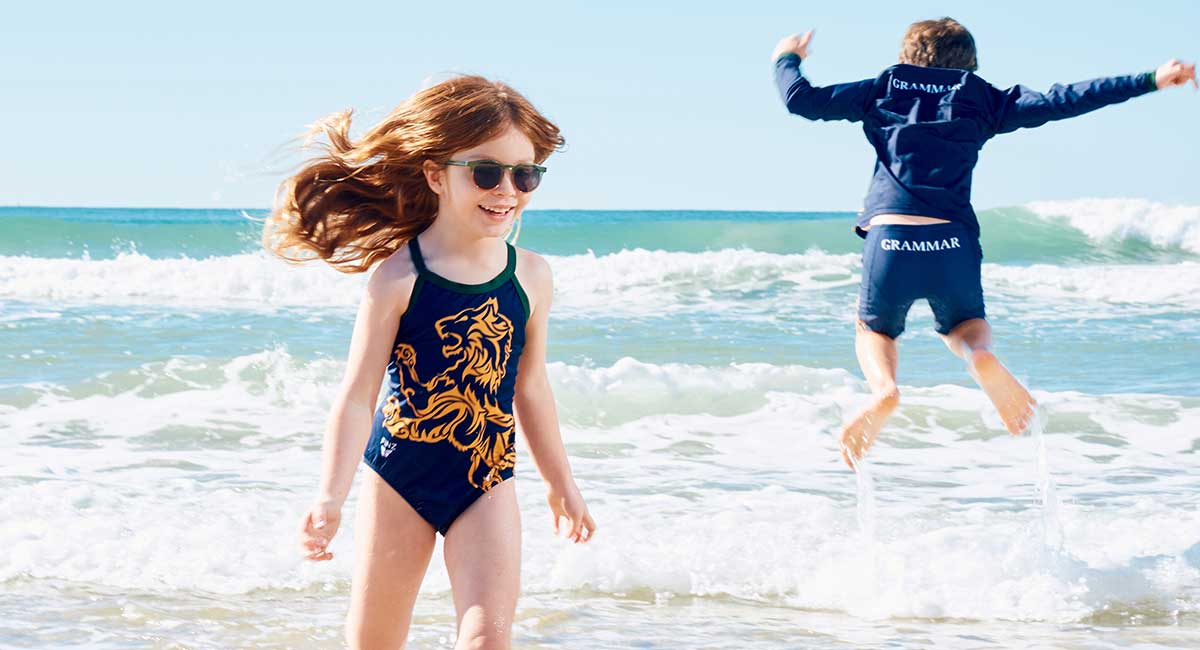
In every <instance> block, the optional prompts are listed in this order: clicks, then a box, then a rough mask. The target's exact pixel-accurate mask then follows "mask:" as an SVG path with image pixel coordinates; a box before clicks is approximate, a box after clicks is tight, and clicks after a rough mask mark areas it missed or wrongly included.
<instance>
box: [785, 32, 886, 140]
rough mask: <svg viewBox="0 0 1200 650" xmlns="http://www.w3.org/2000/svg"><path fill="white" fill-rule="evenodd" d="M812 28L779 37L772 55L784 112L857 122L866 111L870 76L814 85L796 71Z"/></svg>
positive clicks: (810, 37)
mask: <svg viewBox="0 0 1200 650" xmlns="http://www.w3.org/2000/svg"><path fill="white" fill-rule="evenodd" d="M811 40H812V31H811V30H810V31H808V32H806V33H805V34H804V35H792V36H788V37H786V38H784V39H783V40H781V41H779V44H778V45H776V46H775V53H774V54H773V55H772V59H773V60H774V61H775V83H776V85H778V86H779V95H780V97H782V98H783V103H784V104H785V105H787V109H788V112H790V113H793V114H795V115H800V116H803V117H807V118H808V119H810V120H850V121H851V122H857V121H859V120H861V119H862V118H863V116H864V115H865V114H866V111H867V102H868V101H870V99H871V94H872V89H873V88H874V86H875V80H874V79H864V80H862V81H855V82H853V83H844V84H834V85H832V86H824V87H820V88H818V87H815V86H813V85H812V84H810V83H808V80H807V79H805V78H804V75H803V74H802V73H801V72H800V61H801V60H803V59H806V58H807V57H808V44H809V42H810V41H811Z"/></svg>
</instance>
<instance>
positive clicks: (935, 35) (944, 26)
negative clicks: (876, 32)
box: [900, 17, 979, 72]
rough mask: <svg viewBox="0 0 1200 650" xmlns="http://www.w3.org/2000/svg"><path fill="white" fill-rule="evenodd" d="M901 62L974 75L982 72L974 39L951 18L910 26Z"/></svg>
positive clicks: (903, 46) (901, 45)
mask: <svg viewBox="0 0 1200 650" xmlns="http://www.w3.org/2000/svg"><path fill="white" fill-rule="evenodd" d="M900 63H908V64H911V65H920V66H926V67H931V68H959V69H961V70H969V71H971V72H974V71H975V70H978V69H979V60H978V58H977V55H976V52H975V38H974V37H972V36H971V32H969V31H967V28H966V27H963V26H962V23H960V22H958V21H957V20H954V19H953V18H949V17H947V18H939V19H937V20H922V21H921V22H918V23H913V24H911V25H909V26H908V31H907V32H905V33H904V40H903V41H902V42H901V43H900Z"/></svg>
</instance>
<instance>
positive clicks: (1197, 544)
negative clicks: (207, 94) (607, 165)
mask: <svg viewBox="0 0 1200 650" xmlns="http://www.w3.org/2000/svg"><path fill="white" fill-rule="evenodd" d="M263 215H264V212H263V211H261V210H257V211H256V210H251V211H248V212H247V213H243V212H241V211H237V210H174V209H169V210H168V209H107V208H106V209H88V208H26V207H7V208H0V453H2V454H3V456H4V459H5V460H4V462H3V463H0V547H2V548H4V549H5V551H4V552H3V553H2V554H0V585H2V589H0V647H30V648H96V649H101V648H102V649H109V648H111V649H117V648H214V649H215V648H221V649H225V648H328V647H340V643H341V637H342V630H341V626H342V620H343V617H344V616H345V613H346V609H347V606H348V598H349V589H350V584H349V579H350V567H351V561H352V557H353V552H354V551H353V548H354V543H353V542H354V540H353V527H352V526H351V525H346V526H343V528H342V530H341V532H340V533H339V535H338V537H337V538H336V540H335V541H334V543H333V545H332V547H331V550H332V551H333V552H334V553H335V555H336V557H335V558H334V560H333V561H331V562H327V563H320V564H313V563H306V562H304V561H303V560H301V559H300V556H299V553H298V552H297V548H296V541H295V534H296V527H297V524H298V521H299V516H300V515H301V513H302V512H303V510H304V508H305V507H306V506H307V505H308V504H309V503H310V501H311V499H312V498H313V496H314V494H315V490H316V487H317V480H318V475H319V467H320V453H321V433H322V431H323V427H324V421H325V417H326V415H327V413H328V410H329V407H330V399H331V397H332V395H333V393H334V391H335V389H336V388H337V385H338V383H339V381H340V379H341V373H342V370H343V367H344V356H345V353H346V349H347V344H348V341H349V336H350V330H351V325H352V322H353V318H354V314H355V309H356V304H357V300H358V296H359V295H360V293H361V291H362V288H363V285H364V283H365V280H366V276H365V275H354V276H351V275H343V274H340V273H338V272H336V271H333V270H331V269H329V268H327V267H324V266H322V265H319V264H309V265H304V266H289V265H288V264H286V263H284V262H282V261H279V260H276V259H274V258H272V257H271V256H269V255H268V254H267V253H265V252H263V251H262V250H261V248H260V247H259V244H258V236H259V226H258V224H257V223H255V222H254V221H253V220H251V219H250V218H247V217H248V216H249V217H256V218H257V217H262V216H263ZM980 221H981V223H982V227H983V233H984V234H983V250H984V269H983V281H984V289H985V293H986V297H987V307H988V313H989V320H990V321H991V322H992V324H993V327H994V328H995V332H996V344H995V348H994V349H995V350H996V352H997V354H998V355H999V356H1000V358H1001V359H1002V360H1003V361H1004V362H1005V363H1006V364H1007V365H1008V366H1009V367H1010V368H1011V369H1012V370H1013V371H1014V373H1015V374H1016V375H1017V376H1018V377H1019V378H1020V379H1021V380H1022V381H1023V382H1025V383H1026V385H1028V386H1029V387H1030V388H1031V389H1032V391H1033V393H1034V396H1035V397H1036V398H1037V399H1038V401H1039V402H1040V404H1041V422H1040V425H1039V427H1038V429H1037V430H1036V431H1035V432H1034V434H1033V435H1029V436H1025V437H1020V438H1014V437H1012V436H1009V435H1008V434H1007V433H1006V432H1005V431H1004V429H1003V427H1002V426H1001V424H1000V421H999V418H998V417H997V416H996V414H995V412H994V411H993V409H992V408H991V406H990V404H988V402H987V400H986V398H985V397H984V396H983V394H982V392H981V391H980V390H978V388H976V387H975V386H974V385H973V384H972V382H971V380H970V379H969V377H968V376H967V374H966V372H965V370H964V367H963V364H962V362H961V361H959V360H957V359H956V358H955V357H953V356H952V355H950V354H949V353H948V352H947V351H946V350H945V348H944V346H943V345H942V343H941V341H940V340H939V339H938V337H937V336H936V334H935V333H934V332H933V321H932V317H931V315H930V313H929V310H928V308H927V307H926V306H925V305H924V303H919V304H918V305H916V306H914V308H913V310H912V312H911V314H910V316H909V321H908V330H907V332H906V334H905V335H904V336H903V337H902V339H901V344H900V354H901V360H900V377H899V379H900V383H901V392H902V395H903V397H902V403H901V406H900V409H899V410H898V412H897V414H896V415H895V416H894V418H893V419H892V421H890V422H889V424H888V426H887V427H886V428H885V429H884V431H883V433H882V435H881V437H880V440H879V443H878V444H877V446H876V447H875V448H874V449H873V451H872V454H871V456H870V458H869V461H868V462H867V464H866V466H865V467H864V471H862V472H860V474H859V475H857V476H856V475H855V474H853V473H851V472H850V471H848V470H847V469H846V468H845V467H844V465H842V462H841V459H840V458H839V455H838V452H837V445H836V442H835V434H836V432H837V431H838V430H839V428H840V426H841V424H842V422H843V421H844V420H845V419H847V418H848V417H849V416H850V415H851V414H852V413H853V412H855V411H856V410H857V409H858V408H860V407H861V406H862V405H863V404H865V402H866V400H867V397H868V393H867V389H866V386H865V383H864V382H863V380H862V377H861V375H860V373H859V371H858V368H857V364H856V362H855V357H854V347H853V333H854V301H855V297H856V295H857V285H858V280H859V272H860V269H861V264H860V253H861V246H862V244H861V240H860V239H858V238H857V237H856V236H854V235H853V233H852V232H851V230H850V228H851V225H852V223H853V215H852V214H850V213H840V212H832V213H830V212H801V213H762V212H696V211H679V212H673V211H650V212H642V211H620V212H608V211H576V210H572V211H530V212H529V213H527V214H526V216H525V223H524V226H523V229H522V234H521V240H520V242H519V244H520V245H522V246H525V247H527V248H530V249H532V250H535V251H537V252H539V253H541V254H543V255H545V256H546V257H547V259H548V261H549V262H550V265H551V267H552V268H553V270H554V273H555V285H556V296H555V306H554V312H553V313H552V315H551V321H550V342H549V345H550V347H549V373H550V377H551V382H552V386H553V389H554V392H555V395H556V397H557V401H558V406H559V414H560V419H561V423H562V429H563V436H564V439H565V441H566V444H567V448H568V451H569V453H570V456H571V460H572V463H573V466H574V469H575V474H576V477H577V480H578V482H579V485H580V487H581V489H582V491H583V494H584V496H585V498H586V499H587V500H588V504H589V506H590V508H591V510H592V513H593V515H594V516H595V518H596V520H597V522H598V524H599V532H598V534H597V536H596V538H595V540H594V541H593V542H592V543H591V544H588V545H580V546H573V545H570V544H568V543H566V542H565V541H563V540H560V539H556V538H554V536H553V535H552V532H551V529H550V521H549V520H550V518H549V516H548V511H547V508H546V506H545V502H544V498H543V494H544V492H543V488H542V484H541V481H540V479H539V477H538V476H537V475H536V472H535V471H534V470H533V468H532V464H531V463H530V461H529V458H528V456H527V454H526V453H525V450H524V449H523V448H522V449H520V451H519V458H518V463H517V474H518V479H517V489H518V492H519V495H520V497H519V498H520V502H521V509H522V516H523V522H524V529H525V535H524V548H523V562H524V564H523V572H522V583H523V595H522V599H521V601H520V604H519V607H518V612H517V620H516V624H515V628H514V647H519V648H588V649H592V648H596V649H600V648H614V649H616V648H621V649H625V648H664V649H667V648H669V649H676V648H688V649H690V648H708V649H716V648H738V649H740V650H757V649H767V648H809V647H812V648H893V649H903V650H907V649H917V648H930V647H944V648H955V649H968V648H980V649H982V648H1005V649H1011V648H1089V649H1090V648H1134V647H1136V648H1183V647H1200V507H1198V505H1200V499H1198V498H1197V495H1198V494H1200V471H1198V467H1197V466H1198V460H1200V456H1198V452H1200V291H1198V290H1197V288H1198V287H1200V207H1198V206H1170V205H1163V204H1158V203H1154V202H1151V201H1147V200H1142V199H1128V200H1115V199H1109V200H1075V201H1057V202H1038V203H1030V204H1027V205H1023V206H1017V207H1010V208H999V209H990V210H984V211H982V212H981V213H980ZM519 447H520V443H519ZM355 499H356V491H355V492H352V493H351V497H350V501H349V502H348V503H347V506H346V511H345V513H346V516H347V518H350V517H351V516H352V512H353V509H354V505H355ZM453 627H454V610H453V606H452V601H451V599H450V594H449V581H448V579H447V577H446V572H445V569H444V567H443V565H442V563H441V559H440V550H439V551H438V552H436V553H435V556H434V560H433V562H432V564H431V566H430V570H429V573H428V575H427V577H426V581H425V585H424V587H423V589H422V595H421V597H420V598H419V600H418V604H417V608H416V613H415V619H414V622H413V627H412V632H411V635H410V643H409V647H410V648H449V647H451V646H452V645H453Z"/></svg>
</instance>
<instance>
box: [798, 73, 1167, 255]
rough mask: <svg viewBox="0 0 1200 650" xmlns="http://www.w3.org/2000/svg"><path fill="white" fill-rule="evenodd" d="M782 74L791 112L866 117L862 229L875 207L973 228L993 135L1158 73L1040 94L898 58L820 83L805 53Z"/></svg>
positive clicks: (1129, 92) (1075, 109)
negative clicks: (869, 173) (974, 178)
mask: <svg viewBox="0 0 1200 650" xmlns="http://www.w3.org/2000/svg"><path fill="white" fill-rule="evenodd" d="M775 81H776V83H777V84H778V85H779V94H780V95H781V96H782V98H783V102H784V104H786V105H787V109H788V111H789V112H791V113H794V114H796V115H800V116H803V117H806V118H808V119H810V120H849V121H851V122H859V121H861V122H862V123H863V133H865V134H866V136H867V140H868V141H869V142H870V143H871V146H872V147H874V148H875V156H876V160H875V173H874V176H873V177H872V178H871V186H870V188H869V189H868V190H867V198H866V201H865V202H864V205H863V211H862V213H861V214H860V215H859V217H858V222H857V224H856V225H855V231H856V232H857V233H858V234H859V236H862V237H866V233H865V232H864V230H863V229H864V228H865V227H866V226H867V225H868V224H869V222H870V221H871V217H874V216H875V215H878V214H909V215H921V216H926V217H935V218H938V219H946V220H948V221H954V222H958V223H962V224H964V225H966V226H967V228H968V229H969V230H970V231H971V232H973V233H974V234H975V235H976V236H978V234H979V221H978V219H977V218H976V217H975V211H974V210H973V209H972V208H971V173H972V171H973V170H974V169H975V163H976V162H977V161H978V160H979V150H980V149H981V148H983V144H984V143H985V142H987V141H988V140H989V139H991V138H992V136H995V135H997V134H1000V133H1009V132H1012V131H1015V130H1017V129H1021V128H1033V127H1035V126H1041V125H1043V124H1045V123H1046V122H1050V121H1052V120H1062V119H1066V118H1068V117H1075V116H1077V115H1083V114H1084V113H1087V112H1090V111H1094V110H1096V109H1098V108H1101V107H1104V106H1108V105H1109V104H1117V103H1120V102H1123V101H1125V100H1127V99H1131V98H1133V97H1137V96H1139V95H1144V94H1146V93H1148V92H1150V91H1152V90H1155V89H1156V85H1155V81H1154V73H1153V72H1146V73H1142V74H1138V75H1126V76H1120V77H1106V78H1101V79H1093V80H1090V81H1081V82H1078V83H1073V84H1070V85H1060V84H1056V85H1054V86H1053V87H1051V88H1050V91H1049V92H1046V93H1039V92H1036V91H1033V90H1030V89H1028V88H1026V87H1024V86H1013V87H1012V88H1009V89H1008V90H1000V89H997V88H995V87H994V86H992V85H991V84H989V83H988V82H986V81H984V80H983V79H982V78H980V77H979V76H978V75H976V74H974V73H973V72H968V71H966V70H958V69H953V68H928V67H922V66H915V65H906V64H899V65H894V66H892V67H890V68H888V69H886V70H884V71H883V72H882V73H881V74H880V75H879V76H878V77H876V78H874V79H863V80H862V81H855V82H852V83H842V84H834V85H832V86H824V87H816V86H813V85H812V84H810V83H809V82H808V80H807V79H805V78H804V75H803V73H801V72H800V57H799V56H797V55H796V54H793V53H789V54H785V55H783V56H781V57H780V58H779V59H778V60H776V61H775Z"/></svg>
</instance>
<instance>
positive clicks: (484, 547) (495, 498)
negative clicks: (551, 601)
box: [443, 479, 521, 650]
mask: <svg viewBox="0 0 1200 650" xmlns="http://www.w3.org/2000/svg"><path fill="white" fill-rule="evenodd" d="M443 552H444V553H445V556H446V569H447V571H448V572H449V574H450V586H451V588H452V589H453V590H454V608H455V610H457V612H458V642H457V643H455V645H454V647H455V650H467V649H470V650H508V648H509V647H510V646H511V644H512V621H513V615H514V614H515V613H516V610H517V596H518V595H519V594H520V591H521V514H520V511H519V510H518V509H517V492H516V489H515V481H513V480H512V479H509V480H507V481H504V482H503V483H501V484H499V485H497V486H496V487H494V488H492V489H491V490H488V493H487V494H485V495H483V496H482V497H479V499H478V500H477V501H475V503H473V504H471V507H469V508H467V510H466V511H465V512H464V513H463V514H461V515H459V517H458V519H455V520H454V523H453V524H451V526H450V530H449V532H448V533H447V534H446V542H445V544H444V545H443Z"/></svg>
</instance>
